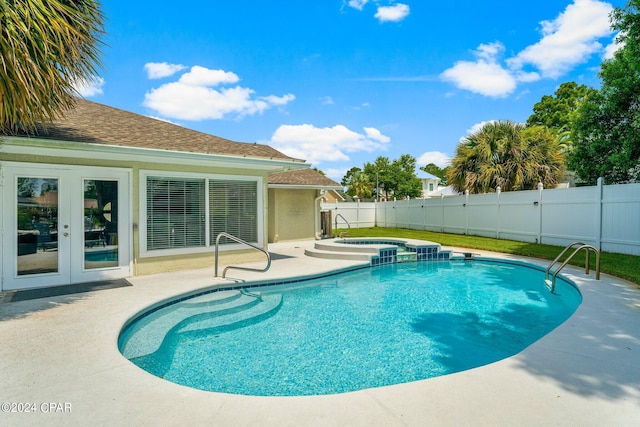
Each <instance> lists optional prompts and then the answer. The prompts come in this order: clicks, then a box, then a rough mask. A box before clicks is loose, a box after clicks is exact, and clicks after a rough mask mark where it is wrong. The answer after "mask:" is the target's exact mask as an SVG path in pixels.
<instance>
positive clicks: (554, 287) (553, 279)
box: [544, 242, 600, 293]
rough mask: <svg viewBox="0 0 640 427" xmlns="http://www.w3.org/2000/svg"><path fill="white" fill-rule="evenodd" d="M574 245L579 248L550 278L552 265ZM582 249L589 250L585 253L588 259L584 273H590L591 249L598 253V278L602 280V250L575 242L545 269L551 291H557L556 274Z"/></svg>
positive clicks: (545, 276)
mask: <svg viewBox="0 0 640 427" xmlns="http://www.w3.org/2000/svg"><path fill="white" fill-rule="evenodd" d="M578 245H579V246H578ZM574 246H578V248H576V249H575V250H574V251H573V253H572V254H571V255H569V256H568V257H567V259H566V260H564V262H563V263H562V265H561V266H560V267H558V268H557V269H556V271H554V272H553V276H552V280H549V272H550V271H551V267H553V266H554V265H555V264H556V263H557V262H558V261H559V260H560V258H561V257H562V256H563V255H564V254H565V253H566V252H567V251H568V250H569V249H571V248H573V247H574ZM582 249H585V250H586V252H587V253H586V255H585V258H586V259H585V266H584V273H585V274H589V261H590V255H591V254H590V252H589V251H590V250H592V251H593V252H594V253H595V254H596V280H600V251H599V250H598V249H597V248H596V247H595V246H592V245H587V244H585V243H583V242H573V243H571V244H570V245H567V247H566V248H564V250H563V251H562V252H560V255H558V256H557V257H556V259H554V260H553V262H552V263H551V264H549V266H548V267H547V269H546V270H545V273H544V281H545V283H546V284H547V286H549V290H550V291H551V293H554V292H555V289H556V276H557V275H558V273H559V272H560V270H562V269H563V268H564V267H565V266H566V265H567V264H568V263H569V261H571V259H572V258H573V257H574V256H575V255H576V254H577V253H578V252H580V251H581V250H582Z"/></svg>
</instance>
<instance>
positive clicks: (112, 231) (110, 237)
mask: <svg viewBox="0 0 640 427" xmlns="http://www.w3.org/2000/svg"><path fill="white" fill-rule="evenodd" d="M83 209H84V212H83V214H84V237H83V243H84V245H83V247H84V269H85V270H90V269H96V268H105V267H117V266H118V181H110V180H95V179H85V180H84V204H83Z"/></svg>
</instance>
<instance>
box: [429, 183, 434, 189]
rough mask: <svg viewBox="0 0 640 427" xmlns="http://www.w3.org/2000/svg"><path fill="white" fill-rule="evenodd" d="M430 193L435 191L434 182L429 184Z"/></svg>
mask: <svg viewBox="0 0 640 427" xmlns="http://www.w3.org/2000/svg"><path fill="white" fill-rule="evenodd" d="M429 191H433V182H430V183H429Z"/></svg>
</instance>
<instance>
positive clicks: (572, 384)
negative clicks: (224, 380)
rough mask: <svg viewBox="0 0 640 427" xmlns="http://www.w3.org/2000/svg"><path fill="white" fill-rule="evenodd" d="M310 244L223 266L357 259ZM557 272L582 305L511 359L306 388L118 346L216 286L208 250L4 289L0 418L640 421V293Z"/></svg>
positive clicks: (51, 421)
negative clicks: (191, 262) (21, 292)
mask: <svg viewBox="0 0 640 427" xmlns="http://www.w3.org/2000/svg"><path fill="white" fill-rule="evenodd" d="M313 243H314V242H313V241H308V242H295V243H280V244H273V245H270V248H269V249H270V252H272V253H273V254H274V257H273V258H274V260H273V263H272V266H271V269H270V270H269V272H267V273H263V274H260V273H253V272H245V271H237V270H230V271H229V273H228V277H232V278H236V279H242V280H247V281H251V280H265V279H272V278H281V277H290V276H296V275H300V274H304V275H314V274H318V273H321V272H326V271H329V270H333V269H337V268H349V267H352V266H354V265H357V264H358V263H360V262H359V261H344V260H325V259H318V258H311V257H306V256H305V255H304V250H305V248H310V247H312V246H313ZM479 252H481V251H479ZM483 254H486V255H491V256H496V257H497V256H502V255H498V254H488V253H486V252H483ZM509 258H514V257H509ZM529 261H531V262H533V263H535V264H538V265H543V266H546V264H547V263H546V262H542V261H537V260H529ZM263 265H264V263H256V264H255V266H257V267H262V266H263ZM563 274H565V275H566V276H568V277H569V278H570V279H572V280H573V281H574V282H575V283H576V284H577V285H578V286H579V288H580V291H581V292H582V295H583V303H582V304H581V306H580V307H579V308H578V310H577V311H576V313H575V314H574V315H573V316H572V317H571V318H570V319H569V320H568V321H566V322H565V323H564V324H562V325H561V326H559V327H558V328H557V329H555V330H554V331H553V332H551V333H550V334H549V335H547V336H545V337H544V338H542V339H541V340H539V341H538V342H536V343H535V344H533V345H531V346H530V347H528V348H527V349H525V350H524V351H522V352H521V353H519V354H517V355H516V356H514V357H511V358H508V359H505V360H502V361H499V362H496V363H493V364H490V365H487V366H483V367H480V368H476V369H472V370H468V371H464V372H460V373H456V374H452V375H447V376H443V377H438V378H433V379H428V380H423V381H417V382H413V383H407V384H400V385H395V386H389V387H382V388H376V389H368V390H362V391H357V392H353V393H345V394H339V395H327V396H311V397H254V396H239V395H228V394H220V393H211V392H204V391H199V390H195V389H191V388H187V387H183V386H180V385H176V384H173V383H170V382H167V381H164V380H162V379H160V378H157V377H154V376H152V375H150V374H148V373H146V372H144V371H142V370H140V369H139V368H137V367H136V366H134V365H133V364H132V363H130V362H129V361H128V360H126V359H124V358H123V357H122V356H121V355H120V353H119V352H118V349H117V345H116V343H117V338H118V333H119V331H120V329H121V327H122V325H123V324H124V323H125V322H126V321H127V319H129V318H130V317H131V316H133V315H134V314H136V313H137V312H138V311H140V310H141V309H143V308H145V307H147V306H149V305H150V304H152V303H154V302H157V301H160V300H163V299H166V298H170V297H171V296H173V295H177V294H180V293H184V292H188V291H191V290H195V289H198V288H201V287H204V286H211V285H214V284H215V283H222V280H221V279H214V278H213V258H212V262H211V266H209V267H208V268H206V269H201V270H191V271H186V272H185V271H182V272H177V273H165V274H156V275H149V276H139V277H134V278H131V279H128V280H129V282H130V283H131V284H132V285H133V286H125V287H116V288H112V289H105V290H98V291H92V292H84V293H75V294H69V295H59V296H52V297H49V298H41V299H32V300H26V301H18V302H7V300H9V299H10V298H11V294H9V293H5V294H0V342H2V345H1V346H0V372H2V382H1V388H0V403H2V412H1V413H0V424H2V425H17V426H31V425H32V426H41V425H47V426H56V425H60V426H63V425H64V426H71V425H73V426H76V425H77V426H84V425H110V426H111V425H137V426H143V425H180V426H182V425H185V424H188V425H216V426H269V425H273V426H330V425H335V426H347V425H348V426H367V427H370V426H374V425H376V426H377V425H380V426H423V425H455V426H459V425H487V426H502V425H504V426H507V425H509V426H510V425H521V426H526V425H531V426H534V425H535V426H538V425H576V426H601V425H620V426H622V425H640V368H639V367H638V360H640V355H639V351H640V290H638V289H637V288H636V287H633V286H632V285H631V284H629V283H626V282H624V281H622V280H620V279H616V278H613V277H611V276H607V275H603V277H602V280H600V281H595V280H593V274H592V275H591V276H585V275H584V272H583V271H582V270H581V269H577V268H566V269H565V270H563ZM3 298H4V300H5V301H3ZM7 403H9V404H11V403H15V404H16V405H14V406H13V408H15V409H16V410H17V409H18V408H19V405H22V406H20V407H22V409H24V408H25V405H24V404H29V405H28V406H27V407H28V408H29V409H30V410H31V413H15V412H13V413H12V412H10V411H11V409H12V406H11V405H9V406H7ZM7 409H9V411H7Z"/></svg>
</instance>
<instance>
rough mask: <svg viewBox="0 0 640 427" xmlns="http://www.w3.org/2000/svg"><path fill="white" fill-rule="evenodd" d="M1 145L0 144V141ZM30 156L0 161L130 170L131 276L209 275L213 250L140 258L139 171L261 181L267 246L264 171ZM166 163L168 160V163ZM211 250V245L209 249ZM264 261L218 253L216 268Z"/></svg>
mask: <svg viewBox="0 0 640 427" xmlns="http://www.w3.org/2000/svg"><path fill="white" fill-rule="evenodd" d="M0 142H1V141H0ZM33 153H34V154H28V155H27V154H10V153H6V152H2V150H1V149H0V161H7V162H28V163H42V164H43V165H44V164H54V165H71V166H95V167H117V168H130V169H131V170H132V174H131V178H132V182H131V188H130V192H131V213H132V216H131V217H132V224H131V228H130V230H132V232H131V239H132V246H133V268H134V272H133V273H134V275H136V276H137V275H146V274H153V273H160V272H168V271H178V270H184V269H194V268H204V267H208V266H210V267H211V268H212V271H213V266H214V256H213V254H214V250H213V247H211V248H210V249H211V251H208V252H206V253H192V254H181V255H171V256H158V257H149V256H147V257H144V258H143V257H141V250H140V247H141V246H140V233H139V223H140V218H141V212H140V196H141V195H140V171H156V170H157V171H159V172H160V171H161V173H162V175H163V176H171V173H172V172H174V173H181V172H184V173H190V174H193V173H195V174H198V173H202V174H203V175H238V176H242V177H247V176H249V177H261V178H262V198H263V200H262V207H263V211H262V218H263V227H262V234H263V236H262V242H263V246H264V247H265V248H266V245H267V241H268V240H267V239H268V238H267V232H268V229H269V227H268V225H267V218H268V217H267V214H268V209H269V208H268V206H269V203H268V196H267V171H265V170H259V169H239V168H220V167H205V166H194V165H175V164H172V163H151V162H149V163H146V162H140V161H128V162H127V161H122V160H109V159H107V158H104V157H103V156H100V154H99V153H92V154H93V155H94V157H95V158H73V157H53V156H45V155H39V154H37V153H38V150H37V148H36V149H34V150H33ZM168 161H170V160H168ZM212 246H213V245H212ZM262 258H264V255H262V254H261V253H259V252H257V251H255V250H250V251H246V250H233V251H228V250H225V251H221V252H220V265H225V264H229V263H232V264H238V263H242V262H250V261H255V260H260V259H262Z"/></svg>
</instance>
